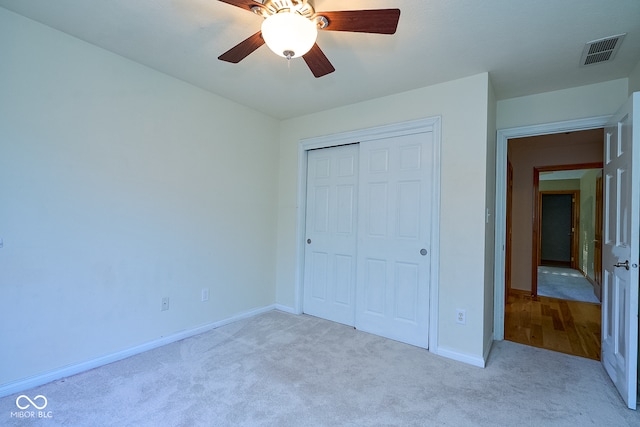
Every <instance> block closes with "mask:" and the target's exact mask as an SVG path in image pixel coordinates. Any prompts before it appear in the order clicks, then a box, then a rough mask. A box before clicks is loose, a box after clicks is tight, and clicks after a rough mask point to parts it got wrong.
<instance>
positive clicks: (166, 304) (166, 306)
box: [160, 297, 169, 311]
mask: <svg viewBox="0 0 640 427" xmlns="http://www.w3.org/2000/svg"><path fill="white" fill-rule="evenodd" d="M167 310H169V297H163V298H162V307H161V308H160V311H167Z"/></svg>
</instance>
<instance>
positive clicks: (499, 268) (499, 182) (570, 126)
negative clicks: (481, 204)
mask: <svg viewBox="0 0 640 427" xmlns="http://www.w3.org/2000/svg"><path fill="white" fill-rule="evenodd" d="M611 117H612V116H610V115H608V116H598V117H590V118H585V119H575V120H567V121H562V122H553V123H545V124H541V125H530V126H521V127H514V128H507V129H499V130H498V131H497V135H496V228H495V253H494V259H495V262H494V271H495V274H494V275H493V277H494V293H493V296H494V304H493V339H494V340H498V341H501V340H504V301H505V298H506V295H505V278H504V274H503V273H504V271H505V244H506V224H507V222H506V199H507V189H506V187H507V147H508V144H509V140H510V139H513V138H523V137H528V136H539V135H550V134H554V133H562V132H574V131H581V130H590V129H598V128H604V127H605V125H606V124H607V123H608V122H609V119H610V118H611ZM603 138H604V137H603Z"/></svg>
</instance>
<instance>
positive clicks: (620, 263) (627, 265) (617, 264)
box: [613, 260, 629, 270]
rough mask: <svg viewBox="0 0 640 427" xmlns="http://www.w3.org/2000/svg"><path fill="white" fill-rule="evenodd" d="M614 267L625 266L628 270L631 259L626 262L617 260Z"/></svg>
mask: <svg viewBox="0 0 640 427" xmlns="http://www.w3.org/2000/svg"><path fill="white" fill-rule="evenodd" d="M613 266H614V267H624V268H625V269H626V270H628V269H629V260H626V261H625V262H616V263H615V264H613Z"/></svg>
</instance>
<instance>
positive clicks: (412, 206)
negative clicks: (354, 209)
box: [356, 133, 433, 348]
mask: <svg viewBox="0 0 640 427" xmlns="http://www.w3.org/2000/svg"><path fill="white" fill-rule="evenodd" d="M432 144H433V134H432V133H418V134H410V135H403V136H397V137H392V138H385V139H378V140H371V141H365V142H363V143H361V144H360V180H359V183H360V185H359V190H358V191H359V193H360V195H359V202H358V208H359V212H360V213H359V219H358V277H357V286H356V327H357V328H358V329H361V330H364V331H367V332H371V333H374V334H377V335H381V336H384V337H387V338H392V339H395V340H399V341H402V342H406V343H409V344H413V345H417V346H420V347H424V348H427V347H428V343H429V336H428V335H429V334H428V326H429V268H430V265H429V259H430V257H429V254H430V251H431V248H430V247H429V242H430V240H431V239H430V226H431V191H432V190H431V188H432V177H431V173H432V172H433V167H432V159H431V155H432V154H431V153H432Z"/></svg>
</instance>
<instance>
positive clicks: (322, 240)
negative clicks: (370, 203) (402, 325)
mask: <svg viewBox="0 0 640 427" xmlns="http://www.w3.org/2000/svg"><path fill="white" fill-rule="evenodd" d="M307 156H308V157H307V206H306V212H307V218H306V233H305V237H306V244H305V254H304V259H305V263H304V302H303V304H304V312H305V313H307V314H311V315H314V316H318V317H322V318H324V319H328V320H332V321H334V322H339V323H344V324H345V325H350V326H354V324H355V323H354V321H355V292H356V291H355V278H356V244H357V242H356V215H357V200H358V198H357V197H358V145H357V144H352V145H344V146H340V147H331V148H324V149H320V150H311V151H309V152H308V155H307Z"/></svg>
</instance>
